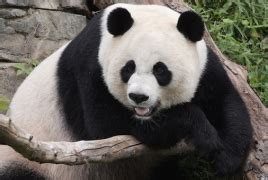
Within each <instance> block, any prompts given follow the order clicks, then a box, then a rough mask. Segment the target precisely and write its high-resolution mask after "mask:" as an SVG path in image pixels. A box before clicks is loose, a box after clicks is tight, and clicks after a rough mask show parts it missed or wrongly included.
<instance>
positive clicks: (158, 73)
mask: <svg viewBox="0 0 268 180" xmlns="http://www.w3.org/2000/svg"><path fill="white" fill-rule="evenodd" d="M153 74H154V76H155V78H156V80H157V82H158V84H159V85H160V86H166V85H168V84H169V82H170V81H171V78H172V74H171V72H170V71H169V70H168V68H167V66H166V65H165V64H164V63H162V62H157V63H156V64H155V65H154V67H153Z"/></svg>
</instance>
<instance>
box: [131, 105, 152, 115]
mask: <svg viewBox="0 0 268 180" xmlns="http://www.w3.org/2000/svg"><path fill="white" fill-rule="evenodd" d="M134 109H135V112H136V113H137V114H138V115H140V116H145V115H147V114H148V113H150V108H144V107H135V108H134Z"/></svg>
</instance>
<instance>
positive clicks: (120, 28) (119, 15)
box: [107, 8, 134, 36]
mask: <svg viewBox="0 0 268 180" xmlns="http://www.w3.org/2000/svg"><path fill="white" fill-rule="evenodd" d="M133 22H134V21H133V19H132V17H131V15H130V13H129V12H128V10H126V9H124V8H116V9H115V10H113V11H112V12H111V13H110V14H109V16H108V20H107V28H108V31H109V32H110V33H111V34H113V35H114V36H120V35H123V34H124V33H125V32H127V31H128V30H129V29H130V28H131V26H132V24H133Z"/></svg>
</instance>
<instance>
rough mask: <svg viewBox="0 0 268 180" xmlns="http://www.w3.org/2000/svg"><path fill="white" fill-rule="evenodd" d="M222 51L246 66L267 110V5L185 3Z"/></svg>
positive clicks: (254, 0)
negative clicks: (203, 24)
mask: <svg viewBox="0 0 268 180" xmlns="http://www.w3.org/2000/svg"><path fill="white" fill-rule="evenodd" d="M187 2H188V3H190V4H191V7H193V8H194V9H195V10H196V11H197V12H198V13H199V14H200V15H201V16H202V17H203V19H204V21H205V23H206V25H207V27H208V30H209V32H210V33H211V35H212V37H213V39H214V40H215V41H216V43H217V45H218V46H219V48H220V49H221V51H222V52H223V53H224V54H225V55H227V56H228V57H230V59H232V60H235V61H236V62H238V63H240V64H242V65H243V66H245V67H246V68H247V70H248V72H249V74H248V79H249V83H250V85H251V87H253V88H254V90H255V91H256V92H257V94H258V95H259V97H260V98H261V99H262V101H263V102H264V104H265V105H266V106H268V1H266V0H217V1H216V0H195V1H194V0H192V1H190V0H188V1H187Z"/></svg>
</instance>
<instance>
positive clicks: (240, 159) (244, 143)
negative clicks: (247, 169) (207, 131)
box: [213, 90, 252, 175]
mask: <svg viewBox="0 0 268 180" xmlns="http://www.w3.org/2000/svg"><path fill="white" fill-rule="evenodd" d="M221 117H222V118H223V119H221V122H222V124H221V125H220V129H219V128H218V134H219V136H220V138H221V140H222V145H223V148H222V150H221V151H219V152H217V153H215V154H214V157H213V159H214V164H215V168H216V169H217V171H218V174H219V175H224V174H228V173H229V172H238V171H239V170H241V169H240V168H242V166H243V163H244V162H245V158H246V157H247V153H248V150H249V146H250V144H251V141H252V126H251V123H250V116H249V113H248V111H247V109H246V106H245V104H244V102H243V101H242V99H241V97H240V96H239V94H238V92H237V91H236V90H233V91H232V92H231V93H229V94H228V95H226V97H225V98H224V102H223V112H222V114H221Z"/></svg>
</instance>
